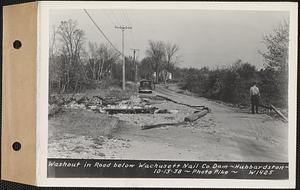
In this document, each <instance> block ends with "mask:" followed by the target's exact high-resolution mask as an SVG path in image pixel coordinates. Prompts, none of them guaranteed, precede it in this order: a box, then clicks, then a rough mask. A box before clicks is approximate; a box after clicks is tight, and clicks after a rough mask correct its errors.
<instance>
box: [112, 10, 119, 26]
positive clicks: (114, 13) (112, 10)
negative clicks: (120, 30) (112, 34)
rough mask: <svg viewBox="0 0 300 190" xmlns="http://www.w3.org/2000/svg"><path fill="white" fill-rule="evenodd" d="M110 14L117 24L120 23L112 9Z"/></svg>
mask: <svg viewBox="0 0 300 190" xmlns="http://www.w3.org/2000/svg"><path fill="white" fill-rule="evenodd" d="M111 14H112V15H113V17H114V18H115V19H116V21H117V24H118V25H122V22H120V20H119V18H118V17H117V16H116V15H115V13H114V10H111Z"/></svg>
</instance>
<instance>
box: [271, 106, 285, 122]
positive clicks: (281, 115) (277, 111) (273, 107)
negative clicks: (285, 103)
mask: <svg viewBox="0 0 300 190" xmlns="http://www.w3.org/2000/svg"><path fill="white" fill-rule="evenodd" d="M270 106H271V108H272V109H273V110H274V111H275V112H276V113H277V114H278V115H279V116H280V117H281V118H282V119H283V120H284V121H286V122H288V118H286V117H285V116H284V115H283V114H282V113H281V112H280V111H279V110H278V109H276V108H275V106H273V105H272V104H271V105H270Z"/></svg>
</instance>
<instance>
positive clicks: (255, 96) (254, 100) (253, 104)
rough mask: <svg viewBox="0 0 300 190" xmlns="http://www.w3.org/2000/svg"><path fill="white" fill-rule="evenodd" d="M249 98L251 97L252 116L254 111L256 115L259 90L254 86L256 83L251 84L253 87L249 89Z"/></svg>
mask: <svg viewBox="0 0 300 190" xmlns="http://www.w3.org/2000/svg"><path fill="white" fill-rule="evenodd" d="M250 96H251V110H252V114H254V109H255V111H256V113H258V100H259V96H260V94H259V89H258V88H257V86H256V82H254V83H253V86H252V87H251V88H250Z"/></svg>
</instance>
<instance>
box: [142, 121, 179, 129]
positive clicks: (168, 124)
mask: <svg viewBox="0 0 300 190" xmlns="http://www.w3.org/2000/svg"><path fill="white" fill-rule="evenodd" d="M183 124H185V122H179V123H160V124H154V125H144V126H142V130H145V129H152V128H159V127H166V126H179V125H183Z"/></svg>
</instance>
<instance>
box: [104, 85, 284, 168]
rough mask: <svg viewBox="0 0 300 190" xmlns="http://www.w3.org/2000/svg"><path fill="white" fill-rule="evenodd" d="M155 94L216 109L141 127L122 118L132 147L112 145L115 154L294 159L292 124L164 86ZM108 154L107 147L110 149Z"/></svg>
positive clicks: (119, 134)
mask: <svg viewBox="0 0 300 190" xmlns="http://www.w3.org/2000/svg"><path fill="white" fill-rule="evenodd" d="M155 94H160V95H163V96H167V97H168V98H170V99H173V100H176V101H178V102H182V103H186V104H191V105H204V106H207V107H209V108H210V109H211V113H209V114H207V115H206V116H205V117H203V118H201V119H199V121H198V122H196V123H194V124H193V125H190V124H189V125H184V126H167V127H162V128H155V129H149V130H141V127H140V126H138V125H136V126H132V125H128V124H126V123H124V122H123V123H121V124H120V125H121V126H120V127H119V130H118V131H116V132H115V133H114V137H115V138H117V139H126V143H127V145H128V146H127V148H126V149H124V148H113V149H110V151H111V155H113V156H112V157H111V158H118V159H147V160H148V159H153V160H155V159H159V160H203V161H205V160H207V161H254V162H267V161H268V162H271V161H274V162H277V161H278V162H282V161H287V160H288V144H287V143H288V139H287V137H288V125H287V124H286V123H283V122H282V121H280V120H274V119H273V118H271V117H270V116H267V115H265V114H255V115H252V114H250V113H241V112H240V111H239V110H236V109H235V108H231V107H228V106H226V105H222V104H218V103H216V102H213V101H209V100H207V99H205V98H200V97H193V96H188V95H184V94H179V93H176V92H175V91H172V90H169V89H165V88H163V87H161V86H157V87H156V92H155ZM106 154H107V153H106Z"/></svg>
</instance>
